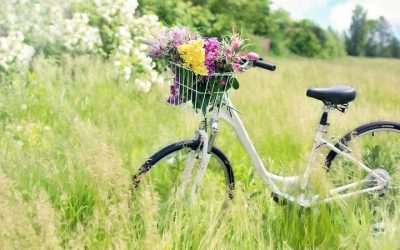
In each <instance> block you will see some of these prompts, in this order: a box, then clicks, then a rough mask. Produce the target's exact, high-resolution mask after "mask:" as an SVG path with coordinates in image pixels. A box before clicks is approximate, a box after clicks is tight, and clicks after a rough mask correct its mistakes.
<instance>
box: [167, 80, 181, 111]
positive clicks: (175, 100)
mask: <svg viewBox="0 0 400 250" xmlns="http://www.w3.org/2000/svg"><path fill="white" fill-rule="evenodd" d="M170 92H171V95H170V96H169V97H168V99H167V102H168V103H169V104H172V105H179V104H180V99H179V78H178V77H177V76H176V77H175V78H174V81H173V83H172V85H171V87H170Z"/></svg>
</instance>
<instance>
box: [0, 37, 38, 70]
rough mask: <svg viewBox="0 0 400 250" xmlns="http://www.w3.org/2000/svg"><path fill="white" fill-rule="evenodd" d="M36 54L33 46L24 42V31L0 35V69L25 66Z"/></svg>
mask: <svg viewBox="0 0 400 250" xmlns="http://www.w3.org/2000/svg"><path fill="white" fill-rule="evenodd" d="M34 54H35V49H34V48H33V47H32V46H29V45H26V44H25V43H24V35H23V34H22V32H19V31H18V32H11V33H10V34H8V36H7V37H0V71H1V70H2V71H8V70H12V69H16V68H22V67H25V66H26V65H27V64H28V63H29V62H30V61H31V59H32V56H33V55H34Z"/></svg>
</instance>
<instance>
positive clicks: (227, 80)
mask: <svg viewBox="0 0 400 250" xmlns="http://www.w3.org/2000/svg"><path fill="white" fill-rule="evenodd" d="M168 67H169V68H170V70H171V72H172V73H173V74H174V78H173V84H172V86H171V96H170V97H169V98H168V103H170V104H172V105H179V106H183V105H184V104H189V105H190V104H191V106H192V108H193V109H194V110H195V111H196V112H197V113H201V114H203V115H204V116H206V115H208V114H210V113H211V112H214V113H216V114H218V112H219V110H220V109H221V107H223V106H224V105H226V101H227V97H228V90H229V89H230V88H231V87H235V86H234V85H235V83H237V80H236V79H235V78H234V75H233V72H226V73H215V74H211V75H209V76H202V75H196V74H195V73H194V72H193V70H191V69H188V68H186V67H184V66H182V65H179V64H175V63H170V64H169V65H168Z"/></svg>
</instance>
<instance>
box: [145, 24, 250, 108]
mask: <svg viewBox="0 0 400 250" xmlns="http://www.w3.org/2000/svg"><path fill="white" fill-rule="evenodd" d="M149 44H150V47H151V51H150V56H151V57H152V58H154V59H155V60H156V61H158V62H161V63H163V64H165V65H166V67H167V68H169V69H170V70H171V72H172V73H174V75H175V77H174V80H173V83H172V85H171V88H170V90H171V95H170V97H169V98H168V100H167V101H168V103H170V104H174V105H179V104H182V103H185V102H188V101H191V102H192V104H193V107H194V109H195V110H196V111H197V110H199V109H200V110H201V111H202V112H203V114H204V115H205V114H206V113H207V112H208V111H211V110H212V109H214V108H215V107H218V106H219V107H221V105H222V104H223V101H224V94H225V93H226V92H227V90H228V89H230V88H231V87H232V88H234V89H238V88H239V83H238V81H237V80H236V79H235V77H234V73H237V72H240V71H241V70H242V67H241V49H243V40H242V39H241V38H240V36H239V35H238V34H237V33H236V32H233V33H232V35H231V36H226V37H223V38H222V39H221V40H218V39H217V38H215V37H212V38H205V37H201V36H200V35H198V34H196V33H194V32H191V31H190V30H189V29H187V28H177V27H173V28H165V29H163V30H162V32H160V33H158V34H157V35H156V36H155V38H154V39H153V40H152V41H150V42H149Z"/></svg>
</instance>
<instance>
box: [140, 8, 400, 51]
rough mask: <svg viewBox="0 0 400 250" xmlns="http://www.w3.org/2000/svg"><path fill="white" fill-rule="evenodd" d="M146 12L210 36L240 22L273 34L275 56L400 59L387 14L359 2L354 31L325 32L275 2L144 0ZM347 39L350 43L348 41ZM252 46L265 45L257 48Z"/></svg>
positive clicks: (398, 43) (247, 32)
mask: <svg viewBox="0 0 400 250" xmlns="http://www.w3.org/2000/svg"><path fill="white" fill-rule="evenodd" d="M139 3H140V5H139V6H140V10H141V11H142V12H143V13H154V14H157V15H158V16H159V18H160V20H161V21H163V22H164V23H165V24H167V25H175V24H178V25H185V26H191V27H193V28H196V29H199V30H200V33H201V34H204V35H207V36H220V35H224V34H227V33H228V32H229V31H230V30H231V29H232V26H237V28H238V30H241V31H243V33H244V35H245V36H248V35H250V34H253V35H256V36H260V37H264V38H268V39H270V42H271V52H272V54H274V55H287V54H295V55H300V56H305V57H323V58H331V57H340V56H343V55H344V54H346V52H347V53H348V54H349V55H356V56H358V55H364V56H368V57H395V58H400V41H399V39H398V38H397V37H395V36H394V35H393V33H392V30H391V27H390V25H389V23H388V22H387V21H386V20H385V18H384V17H380V18H379V19H377V20H369V19H368V18H367V13H366V11H365V10H364V9H363V8H362V7H361V6H357V8H356V9H355V10H354V16H353V23H352V26H351V27H349V28H350V32H349V33H348V34H346V36H345V38H346V39H344V37H343V34H338V33H337V32H335V31H333V30H332V29H331V28H328V29H326V30H324V29H323V28H321V27H319V26H318V25H317V24H315V23H313V22H312V21H310V20H300V21H295V20H293V19H292V18H291V17H290V15H289V13H288V12H287V11H285V10H283V9H278V10H271V8H270V5H271V1H270V0H253V1H247V0H222V1H221V0H218V1H216V0H201V1H199V0H185V1H182V0H166V1H162V2H160V1H157V0H139ZM344 40H346V42H344ZM251 49H253V50H254V49H256V50H257V49H258V51H260V52H261V51H262V48H260V47H258V48H257V46H255V47H254V46H253V47H252V48H251Z"/></svg>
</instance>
